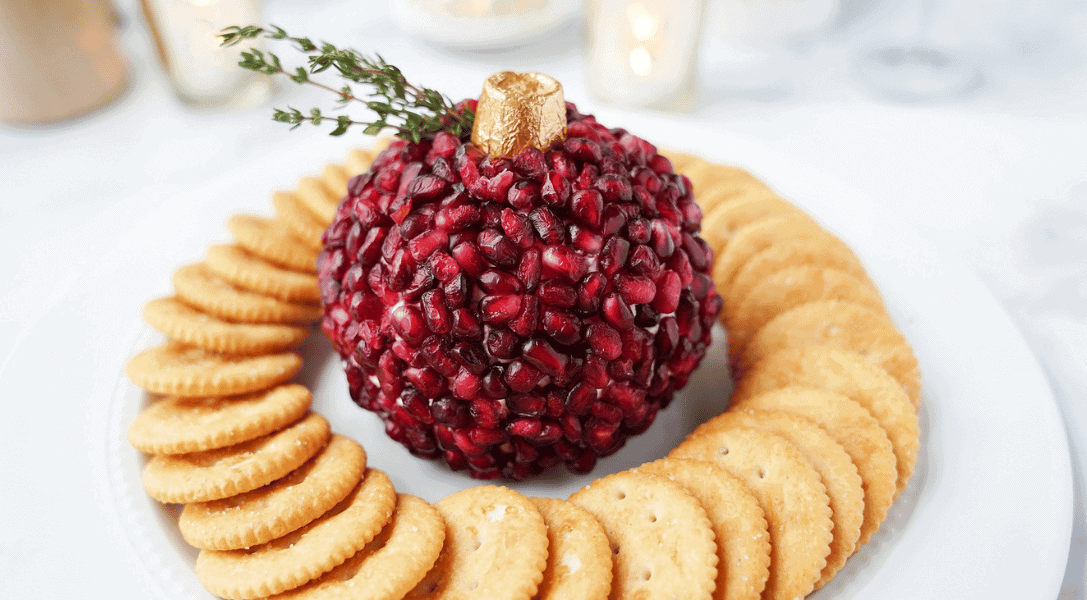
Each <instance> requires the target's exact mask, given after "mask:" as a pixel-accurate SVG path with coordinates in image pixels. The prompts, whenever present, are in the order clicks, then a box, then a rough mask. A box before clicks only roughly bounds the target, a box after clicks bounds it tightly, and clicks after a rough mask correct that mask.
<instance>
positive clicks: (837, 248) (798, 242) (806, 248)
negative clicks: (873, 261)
mask: <svg viewBox="0 0 1087 600" xmlns="http://www.w3.org/2000/svg"><path fill="white" fill-rule="evenodd" d="M800 266H811V267H830V268H834V269H838V270H841V271H845V272H847V273H849V274H851V275H853V276H854V277H856V278H858V279H862V280H864V281H870V280H869V279H868V273H867V272H866V271H865V270H864V265H863V264H861V261H860V259H858V258H857V256H856V255H855V254H854V253H853V250H851V249H850V248H849V246H846V245H845V243H844V242H842V241H841V240H839V239H837V238H834V237H831V238H827V237H822V236H819V237H804V236H801V237H797V238H793V239H787V240H780V241H778V242H777V243H775V244H774V245H773V246H770V247H769V248H764V249H762V250H760V251H758V252H756V253H755V254H753V255H752V256H751V258H749V259H748V260H747V262H746V263H744V265H743V266H742V267H740V269H739V270H738V271H737V272H736V275H735V276H734V277H733V278H732V283H731V284H730V286H731V287H730V296H729V297H730V299H731V300H732V301H733V302H734V303H735V302H739V301H742V299H743V298H745V297H747V295H748V294H750V293H751V290H752V289H754V287H755V286H756V285H758V284H759V283H760V282H761V281H762V280H763V279H765V278H767V277H769V276H770V275H773V274H774V273H777V272H778V271H780V270H782V269H786V268H789V267H800Z"/></svg>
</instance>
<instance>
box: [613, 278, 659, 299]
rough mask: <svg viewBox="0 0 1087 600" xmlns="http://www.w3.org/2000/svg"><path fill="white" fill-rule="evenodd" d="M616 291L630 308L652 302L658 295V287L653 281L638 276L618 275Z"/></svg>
mask: <svg viewBox="0 0 1087 600" xmlns="http://www.w3.org/2000/svg"><path fill="white" fill-rule="evenodd" d="M615 289H616V290H617V291H618V292H619V295H620V296H622V298H623V300H624V301H626V303H627V304H628V305H630V306H634V305H636V304H646V303H648V302H651V301H652V300H653V298H654V297H656V295H657V286H656V284H654V283H653V280H652V279H649V278H648V277H640V276H637V275H624V274H619V275H616V276H615Z"/></svg>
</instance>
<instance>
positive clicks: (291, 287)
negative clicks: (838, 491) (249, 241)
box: [204, 244, 321, 303]
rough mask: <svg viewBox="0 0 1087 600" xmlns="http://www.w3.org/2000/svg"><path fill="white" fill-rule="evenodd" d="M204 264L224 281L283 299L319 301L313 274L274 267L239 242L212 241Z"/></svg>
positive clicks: (317, 286) (319, 293) (290, 300)
mask: <svg viewBox="0 0 1087 600" xmlns="http://www.w3.org/2000/svg"><path fill="white" fill-rule="evenodd" d="M204 264H205V265H207V267H208V269H211V271H212V272H213V273H215V274H216V275H218V276H219V277H221V278H223V279H225V280H226V281H227V282H229V283H231V284H233V285H235V286H237V287H239V288H242V289H246V290H249V291H251V292H256V293H258V294H264V295H265V296H272V297H273V298H278V299H280V300H284V301H287V302H310V303H316V302H320V301H321V287H320V285H318V283H317V276H316V275H314V274H312V273H299V272H298V271H291V270H289V269H283V268H280V267H277V266H275V265H273V264H272V263H269V262H267V261H265V260H264V259H262V258H260V257H258V256H256V255H255V254H252V253H250V252H249V251H248V250H245V249H244V248H242V247H241V246H235V245H231V244H213V245H212V246H210V247H208V251H207V255H206V256H205V257H204Z"/></svg>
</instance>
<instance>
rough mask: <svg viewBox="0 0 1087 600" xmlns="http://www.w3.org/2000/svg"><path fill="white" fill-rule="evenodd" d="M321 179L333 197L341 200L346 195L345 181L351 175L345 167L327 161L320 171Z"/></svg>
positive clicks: (346, 181) (349, 179)
mask: <svg viewBox="0 0 1087 600" xmlns="http://www.w3.org/2000/svg"><path fill="white" fill-rule="evenodd" d="M321 181H322V182H324V184H325V187H326V188H327V189H328V192H329V193H330V194H332V196H333V197H335V198H340V199H341V200H342V199H343V197H344V196H346V195H347V183H348V182H349V181H351V175H350V174H349V173H348V172H347V167H345V166H343V165H338V164H336V163H329V164H327V165H325V169H324V170H323V171H321Z"/></svg>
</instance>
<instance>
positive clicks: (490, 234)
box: [454, 228, 521, 270]
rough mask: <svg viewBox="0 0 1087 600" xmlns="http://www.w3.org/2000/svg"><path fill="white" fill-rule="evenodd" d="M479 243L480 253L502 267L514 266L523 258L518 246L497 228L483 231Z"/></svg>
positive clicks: (478, 239)
mask: <svg viewBox="0 0 1087 600" xmlns="http://www.w3.org/2000/svg"><path fill="white" fill-rule="evenodd" d="M477 243H478V244H479V252H480V254H482V255H483V256H484V257H486V259H487V260H489V261H491V262H492V263H494V264H496V265H498V266H500V267H506V268H510V267H513V266H515V265H516V264H517V262H518V261H519V260H520V258H521V257H520V255H519V253H518V250H517V246H516V245H515V244H514V243H513V242H511V241H510V240H509V238H507V237H505V236H503V235H502V234H501V233H499V232H498V230H496V229H489V228H488V229H484V230H483V231H481V232H480V233H479V237H478V238H477ZM454 256H456V255H454ZM462 266H463V265H462ZM465 270H467V269H465Z"/></svg>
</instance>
